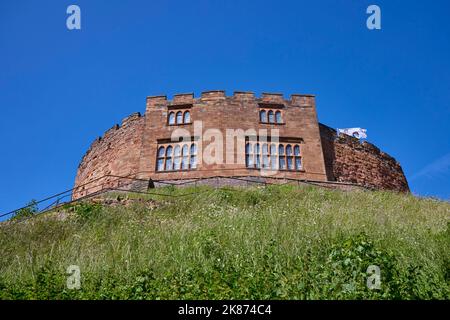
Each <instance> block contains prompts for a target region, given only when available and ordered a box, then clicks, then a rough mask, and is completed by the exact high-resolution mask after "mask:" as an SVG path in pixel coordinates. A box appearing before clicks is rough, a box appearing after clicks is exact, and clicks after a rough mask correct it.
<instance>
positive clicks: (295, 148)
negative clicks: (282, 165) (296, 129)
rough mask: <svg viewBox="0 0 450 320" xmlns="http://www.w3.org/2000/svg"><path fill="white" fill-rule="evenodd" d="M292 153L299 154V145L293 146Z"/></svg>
mask: <svg viewBox="0 0 450 320" xmlns="http://www.w3.org/2000/svg"><path fill="white" fill-rule="evenodd" d="M294 155H296V156H299V155H300V147H299V145H296V146H295V147H294Z"/></svg>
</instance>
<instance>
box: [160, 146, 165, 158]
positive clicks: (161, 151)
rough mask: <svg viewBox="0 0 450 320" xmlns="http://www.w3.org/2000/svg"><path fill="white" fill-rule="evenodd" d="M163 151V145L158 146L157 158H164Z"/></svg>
mask: <svg viewBox="0 0 450 320" xmlns="http://www.w3.org/2000/svg"><path fill="white" fill-rule="evenodd" d="M164 151H165V150H164V147H159V149H158V158H164V154H165V152H164Z"/></svg>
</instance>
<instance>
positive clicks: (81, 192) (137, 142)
mask: <svg viewBox="0 0 450 320" xmlns="http://www.w3.org/2000/svg"><path fill="white" fill-rule="evenodd" d="M143 126H144V117H142V116H141V115H140V113H134V114H132V115H130V116H129V117H127V118H125V119H123V121H122V125H120V126H119V125H115V126H113V127H112V128H111V129H109V130H107V131H106V132H105V134H104V135H103V137H99V138H97V139H96V140H95V141H94V142H93V143H92V144H91V146H90V148H89V149H88V151H87V152H86V154H85V155H84V156H83V158H82V160H81V162H80V165H79V166H78V171H77V176H76V179H75V191H74V193H73V198H80V197H82V196H85V195H87V194H90V193H93V192H96V191H99V188H100V187H99V186H100V185H102V186H103V187H107V182H108V181H112V180H114V179H113V178H112V177H105V176H107V175H116V176H128V175H133V174H134V173H136V172H137V171H138V170H139V159H140V151H141V145H142V132H143V128H144V127H143ZM103 177H105V178H103ZM96 179H101V181H99V183H91V184H88V185H86V186H83V185H85V184H87V183H89V182H92V181H95V180H96Z"/></svg>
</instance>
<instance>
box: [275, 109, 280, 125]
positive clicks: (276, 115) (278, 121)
mask: <svg viewBox="0 0 450 320" xmlns="http://www.w3.org/2000/svg"><path fill="white" fill-rule="evenodd" d="M275 121H276V122H277V123H282V120H281V111H277V112H275Z"/></svg>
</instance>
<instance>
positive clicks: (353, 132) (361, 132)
mask: <svg viewBox="0 0 450 320" xmlns="http://www.w3.org/2000/svg"><path fill="white" fill-rule="evenodd" d="M337 132H338V134H340V133H344V134H346V135H349V136H352V137H354V138H356V139H367V130H366V129H362V128H347V129H337Z"/></svg>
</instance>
